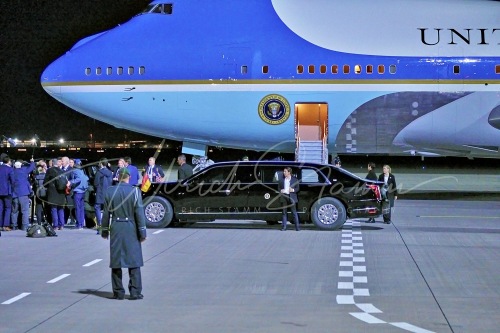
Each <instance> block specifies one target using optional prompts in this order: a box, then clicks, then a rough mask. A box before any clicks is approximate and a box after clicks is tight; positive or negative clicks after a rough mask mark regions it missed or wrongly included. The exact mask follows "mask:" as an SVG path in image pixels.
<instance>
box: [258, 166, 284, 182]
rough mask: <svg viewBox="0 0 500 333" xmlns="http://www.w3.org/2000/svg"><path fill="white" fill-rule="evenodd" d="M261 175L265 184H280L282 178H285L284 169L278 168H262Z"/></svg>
mask: <svg viewBox="0 0 500 333" xmlns="http://www.w3.org/2000/svg"><path fill="white" fill-rule="evenodd" d="M260 174H261V179H262V182H263V183H268V184H269V183H275V184H277V183H278V180H279V178H280V177H282V176H283V168H282V167H276V166H271V165H270V166H267V165H266V166H261V167H260Z"/></svg>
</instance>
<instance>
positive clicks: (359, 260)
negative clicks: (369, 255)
mask: <svg viewBox="0 0 500 333" xmlns="http://www.w3.org/2000/svg"><path fill="white" fill-rule="evenodd" d="M352 261H354V262H365V257H354V258H352Z"/></svg>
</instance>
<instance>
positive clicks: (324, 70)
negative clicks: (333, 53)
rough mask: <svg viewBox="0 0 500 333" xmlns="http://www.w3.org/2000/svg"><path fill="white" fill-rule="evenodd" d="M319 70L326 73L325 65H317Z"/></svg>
mask: <svg viewBox="0 0 500 333" xmlns="http://www.w3.org/2000/svg"><path fill="white" fill-rule="evenodd" d="M319 72H320V73H321V74H325V73H326V65H321V66H319Z"/></svg>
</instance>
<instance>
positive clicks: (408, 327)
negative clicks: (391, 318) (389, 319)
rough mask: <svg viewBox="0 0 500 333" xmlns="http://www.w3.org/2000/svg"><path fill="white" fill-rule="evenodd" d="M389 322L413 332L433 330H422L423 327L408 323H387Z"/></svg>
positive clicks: (427, 332) (421, 332) (431, 332)
mask: <svg viewBox="0 0 500 333" xmlns="http://www.w3.org/2000/svg"><path fill="white" fill-rule="evenodd" d="M389 324H391V325H392V326H396V327H399V328H402V329H404V330H407V331H410V332H414V333H434V332H433V331H428V330H424V329H423V328H420V327H417V326H413V325H411V324H408V323H389Z"/></svg>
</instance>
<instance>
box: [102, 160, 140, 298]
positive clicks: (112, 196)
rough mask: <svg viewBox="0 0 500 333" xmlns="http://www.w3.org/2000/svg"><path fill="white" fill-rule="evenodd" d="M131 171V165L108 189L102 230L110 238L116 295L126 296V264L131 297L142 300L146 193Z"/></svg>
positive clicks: (124, 169)
mask: <svg viewBox="0 0 500 333" xmlns="http://www.w3.org/2000/svg"><path fill="white" fill-rule="evenodd" d="M129 178H130V172H129V170H128V169H127V168H121V169H120V170H119V171H118V179H119V183H118V184H117V185H114V186H111V187H109V188H108V189H107V190H106V194H105V196H104V212H103V216H102V233H101V236H102V237H103V238H105V239H108V237H109V238H110V263H109V267H110V268H111V282H112V285H113V297H112V298H113V299H124V298H125V289H124V288H123V284H122V268H128V275H129V278H130V280H129V284H128V289H129V292H130V297H129V299H130V300H139V299H142V298H143V297H144V296H143V295H142V280H141V266H144V262H143V259H142V248H141V243H142V242H143V241H145V240H146V217H145V216H144V208H143V204H142V197H141V193H140V190H139V188H138V187H135V186H132V185H130V184H129V183H128V181H129Z"/></svg>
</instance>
